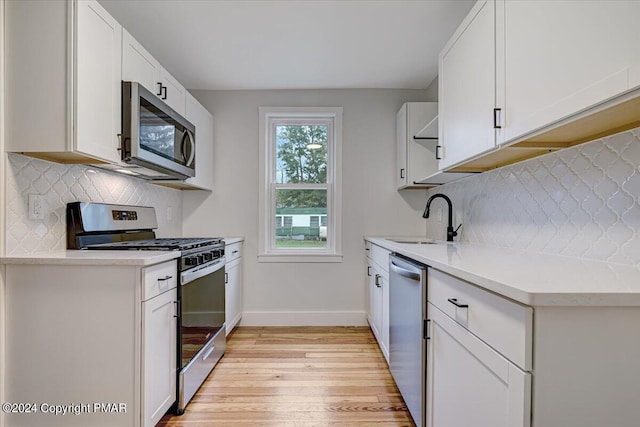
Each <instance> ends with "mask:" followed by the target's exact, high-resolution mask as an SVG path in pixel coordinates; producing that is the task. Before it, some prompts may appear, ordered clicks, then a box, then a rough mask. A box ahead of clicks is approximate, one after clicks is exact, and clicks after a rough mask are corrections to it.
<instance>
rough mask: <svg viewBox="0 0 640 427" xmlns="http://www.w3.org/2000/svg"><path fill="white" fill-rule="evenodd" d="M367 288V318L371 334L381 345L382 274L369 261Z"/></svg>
mask: <svg viewBox="0 0 640 427" xmlns="http://www.w3.org/2000/svg"><path fill="white" fill-rule="evenodd" d="M367 274H368V276H367V279H368V283H367V289H368V291H369V312H368V320H369V325H370V326H371V330H372V331H373V334H374V335H375V336H376V339H377V340H378V344H379V345H380V346H381V347H382V345H381V343H382V341H383V336H382V275H381V274H380V271H379V269H378V268H377V267H376V266H375V265H374V264H373V263H372V262H370V261H369V263H368V265H367Z"/></svg>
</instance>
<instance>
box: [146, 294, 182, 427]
mask: <svg viewBox="0 0 640 427" xmlns="http://www.w3.org/2000/svg"><path fill="white" fill-rule="evenodd" d="M176 300H177V294H176V289H175V288H174V289H172V290H170V291H167V292H165V293H163V294H160V295H158V296H157V297H155V298H152V299H150V300H148V301H146V302H144V303H142V306H143V308H142V311H143V316H144V317H143V327H142V358H143V359H142V360H143V367H142V408H143V417H144V419H143V423H142V425H143V427H145V426H149V427H151V426H155V425H156V424H157V423H158V421H160V418H162V416H163V415H164V414H165V412H167V410H168V409H169V408H170V407H171V405H172V404H173V403H174V402H175V400H176V351H177V350H176V339H177V338H176V332H177V321H176V317H175V314H176V304H175V301H176Z"/></svg>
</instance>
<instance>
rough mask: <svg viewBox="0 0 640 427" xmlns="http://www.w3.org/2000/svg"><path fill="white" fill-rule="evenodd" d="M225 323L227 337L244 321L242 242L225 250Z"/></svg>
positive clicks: (228, 246)
mask: <svg viewBox="0 0 640 427" xmlns="http://www.w3.org/2000/svg"><path fill="white" fill-rule="evenodd" d="M225 257H226V259H227V263H226V264H225V323H226V331H227V335H229V334H230V333H231V331H233V328H235V327H236V326H238V324H239V323H240V320H241V319H242V242H237V243H233V244H230V245H227V246H226V248H225Z"/></svg>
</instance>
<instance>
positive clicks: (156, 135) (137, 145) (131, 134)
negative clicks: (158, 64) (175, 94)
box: [121, 82, 196, 180]
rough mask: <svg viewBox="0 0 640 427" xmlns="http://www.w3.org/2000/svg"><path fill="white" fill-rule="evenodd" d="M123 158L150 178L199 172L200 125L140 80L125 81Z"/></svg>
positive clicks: (138, 173) (122, 137) (132, 170)
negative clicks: (198, 132)
mask: <svg viewBox="0 0 640 427" xmlns="http://www.w3.org/2000/svg"><path fill="white" fill-rule="evenodd" d="M121 153H122V161H123V162H124V163H127V164H128V165H131V172H133V173H135V174H136V175H142V176H143V177H145V178H147V179H173V180H184V179H186V178H189V177H192V176H195V173H196V128H195V126H194V125H193V124H192V123H190V122H189V121H188V120H187V119H185V118H184V117H182V116H181V115H180V114H178V113H177V112H176V111H174V110H173V109H172V108H171V107H169V106H168V105H167V104H165V103H164V102H163V101H162V100H161V99H159V98H158V97H156V96H155V95H154V94H153V93H151V92H150V91H148V90H147V89H145V88H144V87H143V86H142V85H141V84H140V83H137V82H122V135H121Z"/></svg>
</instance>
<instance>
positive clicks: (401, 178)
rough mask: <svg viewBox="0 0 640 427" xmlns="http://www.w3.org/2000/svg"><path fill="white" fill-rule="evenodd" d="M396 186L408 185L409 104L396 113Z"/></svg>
mask: <svg viewBox="0 0 640 427" xmlns="http://www.w3.org/2000/svg"><path fill="white" fill-rule="evenodd" d="M396 164H397V167H396V187H397V188H404V187H406V186H407V104H404V105H403V106H402V108H400V110H399V111H398V114H397V115H396Z"/></svg>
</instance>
